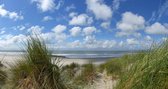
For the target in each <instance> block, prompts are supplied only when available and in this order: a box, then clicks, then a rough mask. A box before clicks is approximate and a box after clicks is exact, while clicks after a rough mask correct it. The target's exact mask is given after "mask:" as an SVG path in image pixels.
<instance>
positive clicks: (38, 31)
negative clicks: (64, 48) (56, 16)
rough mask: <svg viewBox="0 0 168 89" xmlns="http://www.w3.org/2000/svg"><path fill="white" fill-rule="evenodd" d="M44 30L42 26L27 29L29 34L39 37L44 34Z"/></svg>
mask: <svg viewBox="0 0 168 89" xmlns="http://www.w3.org/2000/svg"><path fill="white" fill-rule="evenodd" d="M43 29H44V27H41V26H38V25H36V26H31V27H30V28H28V29H27V31H28V32H29V33H31V34H32V35H35V34H36V35H37V34H38V35H39V34H41V33H42V30H43Z"/></svg>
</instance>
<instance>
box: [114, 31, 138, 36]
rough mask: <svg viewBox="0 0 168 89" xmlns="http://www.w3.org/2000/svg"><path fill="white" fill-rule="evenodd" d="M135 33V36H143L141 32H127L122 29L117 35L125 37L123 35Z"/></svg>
mask: <svg viewBox="0 0 168 89" xmlns="http://www.w3.org/2000/svg"><path fill="white" fill-rule="evenodd" d="M130 35H133V36H135V37H141V33H138V32H126V31H121V32H117V33H116V37H123V36H127V37H128V36H130Z"/></svg>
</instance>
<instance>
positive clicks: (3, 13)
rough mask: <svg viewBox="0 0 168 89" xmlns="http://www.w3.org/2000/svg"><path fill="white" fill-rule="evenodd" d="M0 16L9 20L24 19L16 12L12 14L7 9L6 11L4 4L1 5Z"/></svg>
mask: <svg viewBox="0 0 168 89" xmlns="http://www.w3.org/2000/svg"><path fill="white" fill-rule="evenodd" d="M0 16H1V17H7V18H9V19H13V20H15V21H16V20H22V19H23V18H24V17H23V16H22V15H20V14H18V13H16V12H11V11H8V10H6V9H4V4H2V5H0Z"/></svg>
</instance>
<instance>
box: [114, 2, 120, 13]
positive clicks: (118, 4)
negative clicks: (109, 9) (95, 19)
mask: <svg viewBox="0 0 168 89" xmlns="http://www.w3.org/2000/svg"><path fill="white" fill-rule="evenodd" d="M120 1H121V0H113V11H116V10H118V8H119V6H120Z"/></svg>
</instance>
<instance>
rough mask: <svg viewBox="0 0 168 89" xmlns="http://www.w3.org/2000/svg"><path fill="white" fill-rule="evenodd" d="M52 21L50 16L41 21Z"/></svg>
mask: <svg viewBox="0 0 168 89" xmlns="http://www.w3.org/2000/svg"><path fill="white" fill-rule="evenodd" d="M50 20H53V18H52V17H51V16H45V17H44V18H43V20H42V21H50Z"/></svg>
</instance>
